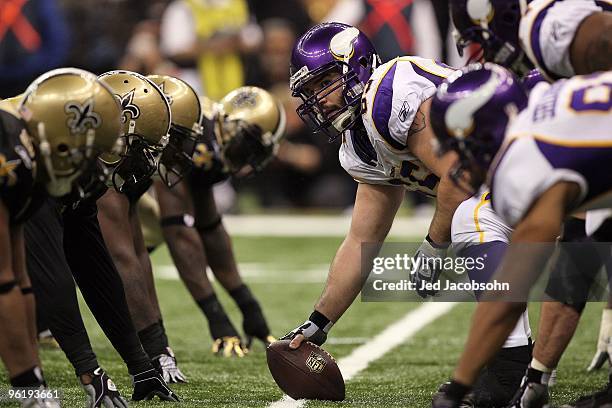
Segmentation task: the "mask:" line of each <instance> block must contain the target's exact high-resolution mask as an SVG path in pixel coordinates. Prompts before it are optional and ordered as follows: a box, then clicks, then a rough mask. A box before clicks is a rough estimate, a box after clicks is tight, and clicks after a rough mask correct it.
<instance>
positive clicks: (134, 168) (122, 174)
mask: <svg viewBox="0 0 612 408" xmlns="http://www.w3.org/2000/svg"><path fill="white" fill-rule="evenodd" d="M99 78H100V81H102V82H104V83H105V84H107V85H108V86H109V87H110V88H111V89H112V91H113V93H114V95H115V98H116V99H117V100H118V101H119V103H120V105H121V108H122V117H121V122H122V124H123V132H124V137H123V138H122V139H123V140H122V141H123V145H124V146H123V149H122V151H121V153H120V154H108V155H104V156H102V160H103V161H104V162H105V163H106V164H108V165H114V166H115V168H114V170H113V176H112V180H113V184H114V186H115V189H116V190H117V191H119V192H124V193H126V194H129V195H131V194H133V195H135V196H138V195H139V194H140V192H141V191H140V190H141V189H146V187H148V181H149V180H150V179H151V176H153V173H155V170H156V169H157V157H158V156H159V153H160V152H161V151H162V150H163V148H164V146H165V145H166V144H167V142H168V131H169V130H170V123H171V113H170V105H169V104H168V101H167V100H166V97H165V96H164V94H163V93H162V91H161V90H160V89H159V88H158V87H157V85H155V84H154V83H153V81H151V80H149V79H147V78H146V77H145V76H142V75H140V74H138V73H136V72H131V71H109V72H106V73H104V74H102V75H100V77H99Z"/></svg>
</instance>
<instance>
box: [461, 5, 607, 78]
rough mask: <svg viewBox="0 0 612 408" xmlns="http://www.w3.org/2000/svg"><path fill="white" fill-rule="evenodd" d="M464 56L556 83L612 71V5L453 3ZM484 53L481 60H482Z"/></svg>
mask: <svg viewBox="0 0 612 408" xmlns="http://www.w3.org/2000/svg"><path fill="white" fill-rule="evenodd" d="M449 4H450V12H451V18H452V21H453V24H454V26H455V28H456V40H457V49H458V50H459V53H461V54H462V53H463V50H464V49H465V48H466V47H467V46H468V45H470V44H478V45H479V46H480V49H479V50H478V51H479V52H477V53H476V55H474V56H472V57H471V58H470V59H474V58H478V57H480V56H482V57H483V58H484V60H486V61H490V62H495V63H497V64H500V65H502V66H505V67H507V68H509V69H511V70H513V71H514V72H516V73H517V74H518V75H524V74H525V73H527V72H528V71H529V70H530V69H532V68H534V67H536V68H537V69H538V70H539V71H540V72H541V73H542V74H543V75H544V76H545V77H546V78H547V79H549V80H553V81H554V80H557V79H560V78H568V77H571V76H573V75H583V74H589V73H592V72H596V71H601V70H608V69H610V68H612V54H611V53H610V47H612V14H611V13H610V11H612V2H610V1H609V0H581V1H561V0H531V1H529V0H483V1H474V0H451V1H450V3H449ZM481 54H482V55H481Z"/></svg>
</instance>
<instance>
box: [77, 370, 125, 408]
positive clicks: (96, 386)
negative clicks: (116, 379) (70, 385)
mask: <svg viewBox="0 0 612 408" xmlns="http://www.w3.org/2000/svg"><path fill="white" fill-rule="evenodd" d="M86 375H89V376H91V381H90V382H89V383H88V384H83V378H82V377H81V387H83V389H84V390H85V394H87V408H128V403H127V401H126V400H125V399H123V397H122V396H121V394H119V391H117V387H115V384H114V383H113V380H111V379H110V378H109V377H108V375H106V373H105V372H104V370H102V369H101V368H100V367H98V368H96V369H95V370H94V371H93V373H90V374H86Z"/></svg>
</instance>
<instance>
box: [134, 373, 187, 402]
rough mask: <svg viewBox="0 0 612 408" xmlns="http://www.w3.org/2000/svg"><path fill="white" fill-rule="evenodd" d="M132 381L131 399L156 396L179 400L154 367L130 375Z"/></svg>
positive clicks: (162, 398)
mask: <svg viewBox="0 0 612 408" xmlns="http://www.w3.org/2000/svg"><path fill="white" fill-rule="evenodd" d="M132 382H133V383H134V393H133V394H132V400H133V401H142V400H150V399H153V398H154V397H155V396H157V397H159V399H160V400H162V401H172V402H179V397H178V396H177V395H176V394H175V393H174V392H173V391H172V390H171V389H170V388H168V386H167V385H166V382H165V381H164V379H163V378H162V376H161V374H160V373H159V372H158V371H157V370H156V369H155V368H150V369H148V370H146V371H143V372H142V373H138V374H136V375H134V376H132Z"/></svg>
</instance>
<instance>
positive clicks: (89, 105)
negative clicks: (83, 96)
mask: <svg viewBox="0 0 612 408" xmlns="http://www.w3.org/2000/svg"><path fill="white" fill-rule="evenodd" d="M64 112H66V113H67V114H68V115H71V117H70V118H68V120H67V121H66V125H67V126H68V129H70V133H72V134H78V133H83V132H85V131H86V130H87V129H96V128H98V127H100V125H101V124H102V119H101V118H100V115H98V114H97V113H96V112H94V101H93V98H89V99H88V100H86V101H85V102H84V103H83V104H80V103H79V102H76V101H70V102H68V103H66V105H64Z"/></svg>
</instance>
